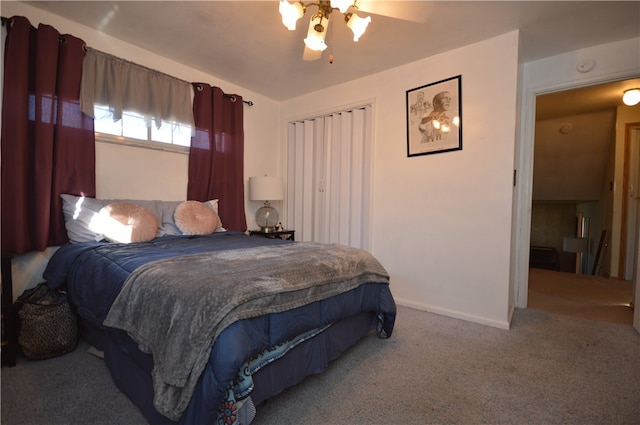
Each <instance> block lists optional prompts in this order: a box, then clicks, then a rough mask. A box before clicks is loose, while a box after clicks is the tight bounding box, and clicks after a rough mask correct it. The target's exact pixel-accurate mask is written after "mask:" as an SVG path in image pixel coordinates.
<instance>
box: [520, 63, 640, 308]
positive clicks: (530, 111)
mask: <svg viewBox="0 0 640 425" xmlns="http://www.w3.org/2000/svg"><path fill="white" fill-rule="evenodd" d="M630 78H637V75H636V74H635V73H629V72H622V73H619V74H615V75H612V74H608V75H597V76H594V77H592V78H589V79H582V80H571V81H563V82H557V83H555V84H547V85H540V86H532V87H523V88H522V102H521V114H520V134H519V136H520V137H519V141H518V142H519V146H518V148H517V149H516V152H517V157H516V163H515V165H516V167H517V168H516V169H517V170H518V173H517V175H518V179H517V184H516V192H515V193H514V196H515V199H516V209H515V211H514V217H513V226H512V227H513V231H514V233H515V240H514V243H515V246H514V256H513V264H512V279H513V283H514V289H515V291H514V292H515V293H514V296H515V307H517V308H526V307H527V303H528V289H529V245H530V242H531V202H532V199H533V154H534V139H535V122H536V98H537V96H538V95H542V94H548V93H554V92H559V91H566V90H571V89H576V88H580V87H588V86H593V85H597V84H604V83H610V82H614V81H619V80H625V79H630ZM634 315H635V316H638V317H640V308H636V309H635V313H634ZM634 320H635V319H634ZM638 320H640V319H638Z"/></svg>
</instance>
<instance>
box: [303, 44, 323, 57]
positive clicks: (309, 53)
mask: <svg viewBox="0 0 640 425" xmlns="http://www.w3.org/2000/svg"><path fill="white" fill-rule="evenodd" d="M320 57H322V52H321V51H320V50H311V49H310V48H308V47H307V46H304V52H303V53H302V60H305V61H316V60H318V59H320Z"/></svg>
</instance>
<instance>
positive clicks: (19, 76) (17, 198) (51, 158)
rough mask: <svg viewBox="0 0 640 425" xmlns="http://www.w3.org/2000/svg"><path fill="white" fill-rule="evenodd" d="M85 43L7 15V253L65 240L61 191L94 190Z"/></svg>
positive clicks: (80, 192)
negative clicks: (84, 98)
mask: <svg viewBox="0 0 640 425" xmlns="http://www.w3.org/2000/svg"><path fill="white" fill-rule="evenodd" d="M83 45H84V42H83V41H82V40H80V39H78V38H75V37H73V36H70V35H60V34H59V33H58V31H56V30H55V29H54V28H53V27H51V26H48V25H42V24H41V25H39V26H38V28H37V29H36V28H34V27H32V26H31V24H30V23H29V21H28V20H27V19H26V18H24V17H21V16H16V17H12V18H11V19H9V20H8V21H7V38H6V43H5V58H4V64H5V66H4V86H3V99H2V102H3V103H2V124H3V125H2V140H1V149H2V152H1V161H2V163H1V165H0V167H1V168H2V190H1V192H2V194H1V198H2V204H1V211H0V213H1V222H2V223H1V230H2V252H3V253H15V254H19V253H23V252H27V251H33V250H43V249H45V248H46V247H47V246H55V245H61V244H63V243H65V242H67V240H68V239H67V234H66V231H65V227H64V218H63V215H62V203H61V200H60V194H61V193H70V194H76V195H86V196H95V186H96V185H95V139H94V132H93V120H92V119H91V118H90V117H88V116H86V115H84V114H82V113H81V112H80V108H79V95H80V79H81V76H82V60H83V57H84V50H83Z"/></svg>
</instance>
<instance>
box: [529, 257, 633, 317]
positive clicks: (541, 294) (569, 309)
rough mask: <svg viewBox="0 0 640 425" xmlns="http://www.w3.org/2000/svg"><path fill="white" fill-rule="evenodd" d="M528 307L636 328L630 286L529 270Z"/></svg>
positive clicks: (605, 279) (540, 270) (604, 280)
mask: <svg viewBox="0 0 640 425" xmlns="http://www.w3.org/2000/svg"><path fill="white" fill-rule="evenodd" d="M528 294H529V302H528V307H529V308H533V309H536V310H542V311H546V312H549V313H557V314H562V315H567V316H573V317H580V318H583V319H592V320H599V321H604V322H611V323H623V324H628V325H631V324H633V308H632V307H631V305H630V304H631V300H632V294H633V287H632V284H631V282H629V281H624V280H618V279H607V278H604V277H599V276H590V275H577V274H575V273H563V272H555V271H551V270H543V269H534V268H532V269H529V292H528Z"/></svg>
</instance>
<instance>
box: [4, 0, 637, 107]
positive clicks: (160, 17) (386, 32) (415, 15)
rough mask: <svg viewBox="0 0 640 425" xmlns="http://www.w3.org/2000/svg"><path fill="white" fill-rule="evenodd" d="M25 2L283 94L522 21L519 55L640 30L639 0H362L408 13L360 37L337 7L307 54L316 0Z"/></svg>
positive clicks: (363, 4) (384, 19)
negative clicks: (312, 55) (291, 21)
mask: <svg viewBox="0 0 640 425" xmlns="http://www.w3.org/2000/svg"><path fill="white" fill-rule="evenodd" d="M5 1H6V0H5ZM27 3H29V4H31V5H33V6H36V7H38V8H42V9H44V10H47V11H49V12H52V13H54V14H57V15H61V16H63V17H66V18H68V19H70V20H72V21H76V22H79V23H82V24H84V25H86V26H89V27H91V28H95V29H97V30H99V31H102V32H104V33H106V34H109V35H111V36H114V37H116V38H119V39H122V40H125V41H128V42H130V43H132V44H136V45H138V46H140V47H142V48H145V49H147V50H150V51H152V52H155V53H157V54H159V55H162V56H165V57H167V58H171V59H173V60H175V61H178V62H181V63H183V64H185V65H188V66H190V67H192V68H195V69H198V70H201V71H203V72H206V73H208V74H210V75H215V76H217V77H219V78H221V79H223V80H226V81H229V82H232V83H234V84H237V85H239V86H241V87H246V88H247V89H250V90H252V91H255V92H257V93H261V94H264V95H265V96H268V97H270V98H273V99H275V100H279V101H282V100H286V99H289V98H292V97H296V96H299V95H302V94H305V93H310V92H313V91H316V90H319V89H322V88H324V87H327V86H332V85H335V84H338V83H343V82H346V81H350V80H353V79H357V78H360V77H362V76H364V75H368V74H372V73H375V72H379V71H382V70H385V69H390V68H393V67H397V66H400V65H403V64H406V63H410V62H414V61H417V60H419V59H422V58H425V57H429V56H433V55H435V54H438V53H441V52H445V51H448V50H452V49H455V48H458V47H462V46H465V45H468V44H472V43H474V42H477V41H481V40H485V39H488V38H491V37H494V36H497V35H500V34H504V33H507V32H510V31H513V30H516V29H520V30H521V34H522V38H521V47H522V49H521V57H520V61H521V62H526V61H530V60H533V59H539V58H542V57H546V56H552V55H556V54H560V53H564V52H567V51H571V50H576V49H579V48H583V47H588V46H593V45H597V44H602V43H606V42H611V41H618V40H622V39H627V38H633V37H637V36H639V35H640V2H638V1H621V2H614V1H566V2H563V1H495V2H485V1H376V0H373V1H372V0H358V1H357V2H356V5H360V8H361V9H365V10H371V9H374V10H385V11H386V12H385V14H392V15H395V16H402V17H404V18H409V19H411V20H402V19H395V18H390V17H388V16H382V15H376V14H371V15H370V16H371V18H372V22H371V24H370V25H369V28H368V29H367V32H366V33H365V34H364V35H363V36H362V37H361V38H360V41H359V42H357V43H356V42H353V41H352V37H351V36H350V35H349V34H350V33H351V31H350V30H349V29H348V28H347V27H346V25H345V24H344V20H343V19H342V15H340V13H339V12H337V11H334V12H333V13H332V15H331V25H330V28H329V32H328V35H327V44H329V46H330V47H329V48H328V49H327V50H326V51H325V52H324V53H323V57H322V59H320V60H318V61H313V62H306V61H303V60H302V52H303V39H304V37H305V36H306V32H307V29H308V20H309V18H310V14H311V13H313V12H315V11H316V6H308V10H307V13H306V15H305V16H304V17H303V18H302V19H301V20H300V21H298V28H297V29H296V30H295V31H288V30H287V29H286V28H285V27H284V26H283V25H282V23H281V19H280V14H279V13H278V1H276V0H270V1H177V2H174V1H155V2H147V1H120V2H112V1H67V2H64V1H62V2H60V1H35V2H27ZM309 3H313V2H311V1H309V2H305V4H309ZM359 14H360V15H361V16H366V15H368V13H363V12H359ZM415 21H417V22H415ZM330 52H331V53H333V56H334V62H333V64H331V63H329V60H328V57H329V53H330ZM126 59H129V60H135V58H126ZM223 89H224V88H223ZM239 94H241V95H242V93H239Z"/></svg>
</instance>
